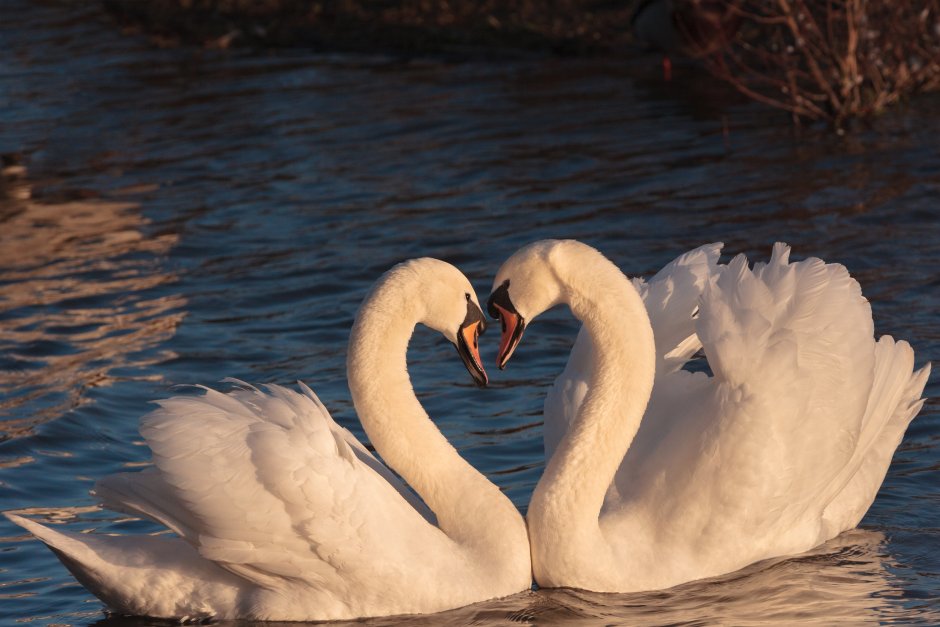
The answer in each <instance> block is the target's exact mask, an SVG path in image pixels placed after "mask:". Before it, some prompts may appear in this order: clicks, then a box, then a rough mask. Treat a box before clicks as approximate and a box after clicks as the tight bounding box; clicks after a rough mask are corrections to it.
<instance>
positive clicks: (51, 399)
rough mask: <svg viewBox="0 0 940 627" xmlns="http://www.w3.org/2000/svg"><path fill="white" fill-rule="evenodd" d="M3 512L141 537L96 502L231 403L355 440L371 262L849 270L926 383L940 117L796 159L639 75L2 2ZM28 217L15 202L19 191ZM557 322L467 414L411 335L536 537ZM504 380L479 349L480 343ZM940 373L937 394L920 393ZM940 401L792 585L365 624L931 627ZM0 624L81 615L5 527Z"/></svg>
mask: <svg viewBox="0 0 940 627" xmlns="http://www.w3.org/2000/svg"><path fill="white" fill-rule="evenodd" d="M0 46H2V49H3V50H5V51H6V54H5V58H4V62H3V63H2V64H0V153H14V152H17V153H22V155H23V158H22V162H23V164H24V165H25V166H26V168H27V172H26V174H25V175H24V176H18V178H17V180H16V181H13V180H12V179H10V178H9V177H8V178H7V179H6V181H5V182H4V184H3V186H2V187H0V193H2V194H3V198H0V412H2V415H0V509H3V510H17V511H21V512H26V513H28V514H31V515H34V516H36V517H37V518H39V519H40V520H44V521H47V522H49V523H51V524H60V525H63V526H65V527H66V528H69V529H73V530H87V531H94V532H100V533H111V532H126V533H131V532H135V533H147V532H153V531H155V527H154V526H153V525H150V524H149V523H145V522H141V521H135V520H130V519H127V518H125V517H122V516H119V515H117V514H113V513H110V512H106V511H101V510H99V509H97V508H96V507H94V503H93V501H92V499H91V498H90V497H89V496H88V489H89V488H90V487H91V485H92V484H93V482H94V480H95V479H96V478H98V477H101V476H103V475H105V474H108V473H111V472H114V471H117V470H121V469H124V468H133V467H139V466H142V465H144V464H146V462H147V460H148V458H149V454H148V451H147V449H146V447H145V446H143V445H142V442H141V439H140V436H139V435H138V434H137V430H136V425H137V420H138V418H139V417H140V416H141V415H142V414H144V413H145V412H146V411H147V410H148V408H149V407H150V406H149V404H148V401H149V400H151V399H154V398H160V397H165V396H167V395H169V394H171V393H173V389H172V387H173V386H174V385H177V384H184V383H215V382H217V381H219V380H220V379H222V378H223V377H226V376H234V377H239V378H242V379H245V380H248V381H253V382H266V381H270V382H278V383H285V384H290V383H291V382H292V381H294V380H296V379H303V380H304V381H306V382H308V383H309V384H311V385H312V386H313V387H314V388H315V389H316V390H317V392H318V393H319V394H320V396H321V398H322V399H323V400H324V401H325V402H326V404H327V406H328V407H329V408H330V409H331V411H332V412H333V414H334V416H335V417H336V418H337V419H338V420H340V422H342V423H343V424H344V425H346V426H348V427H350V428H351V429H353V431H354V432H356V433H357V434H360V435H361V430H360V429H359V427H358V424H357V423H356V420H355V416H354V414H353V412H352V408H351V404H350V401H349V392H348V390H347V389H346V387H345V373H344V370H345V366H344V358H345V344H346V340H347V335H348V331H349V327H350V325H351V322H352V318H353V315H354V313H355V310H356V308H357V307H358V304H359V302H360V300H361V299H362V297H363V295H364V294H365V290H366V289H367V288H368V286H369V285H371V283H372V282H373V281H374V280H375V278H376V277H378V275H379V274H381V273H382V272H383V271H384V270H386V269H387V268H388V267H390V266H391V265H392V264H394V263H396V262H397V261H400V260H402V259H405V258H408V257H414V256H425V255H429V256H438V257H441V258H444V259H447V260H449V261H451V262H453V263H455V264H457V265H458V266H459V267H460V268H461V269H462V270H463V271H464V272H465V273H466V274H467V275H468V276H469V277H470V278H471V280H472V281H473V282H474V284H475V286H476V287H477V289H478V291H479V293H480V294H481V295H484V296H485V294H486V293H487V292H488V290H489V287H490V285H489V281H490V280H491V279H492V276H493V274H494V272H495V270H496V268H497V267H498V266H499V264H500V263H501V262H502V260H503V259H505V258H506V257H507V256H508V255H509V254H510V253H512V252H513V251H514V250H515V249H516V248H518V247H519V246H520V245H522V244H524V243H526V242H529V241H531V240H533V239H537V238H541V237H549V236H551V237H575V238H578V239H582V240H585V241H587V242H589V243H591V244H593V245H595V246H597V247H598V248H600V249H601V250H603V251H604V252H605V253H607V255H608V256H609V257H610V258H611V259H613V260H614V261H615V262H616V263H618V264H619V265H620V267H621V268H623V269H624V271H625V272H627V273H628V274H635V275H648V274H650V273H652V272H654V271H655V270H656V269H658V268H659V267H661V266H662V265H663V264H664V263H666V262H668V261H669V260H671V259H672V258H673V257H674V256H675V255H676V254H678V253H680V252H683V251H685V250H688V249H689V248H692V247H694V246H697V245H699V244H702V243H705V242H709V241H714V240H721V241H724V242H725V243H726V251H727V252H729V253H732V254H733V253H739V252H744V253H747V254H748V255H750V256H751V258H752V259H760V258H764V257H766V256H767V255H768V254H769V250H770V246H771V245H772V243H773V242H774V241H777V240H783V241H787V242H789V243H790V244H792V245H793V246H794V256H795V257H797V258H800V257H806V256H811V255H816V256H820V257H823V258H824V259H827V260H831V261H839V262H841V263H844V264H845V265H846V266H848V267H849V269H850V270H851V271H852V273H853V274H854V275H855V276H856V277H857V278H858V279H859V281H860V282H861V283H862V286H863V290H864V292H865V294H866V295H867V296H868V297H869V298H870V299H871V301H872V306H873V309H874V312H875V325H876V329H877V330H878V333H879V334H880V333H891V334H893V335H895V336H896V337H899V338H905V339H909V340H910V341H911V342H912V344H913V345H914V347H915V350H916V352H917V356H918V363H919V364H920V363H923V362H925V361H927V360H931V359H933V360H936V359H937V357H938V356H940V321H938V316H937V310H938V305H940V297H938V293H940V292H938V287H940V278H938V277H940V273H938V268H940V209H938V198H940V154H938V152H940V151H938V143H937V142H936V138H937V137H938V136H940V116H938V115H937V113H936V112H937V111H938V110H940V100H937V99H936V98H932V99H931V98H926V99H922V100H919V101H916V102H913V103H910V104H908V105H905V106H904V107H902V108H900V109H898V110H896V111H895V112H892V113H891V114H888V115H886V116H885V117H883V118H882V119H879V120H877V121H876V122H875V124H874V126H873V127H872V128H871V129H867V130H865V129H863V130H861V131H859V132H857V133H854V134H850V135H847V136H845V137H838V136H835V135H831V134H828V133H816V132H813V131H806V132H804V133H803V134H802V135H795V134H794V133H793V132H792V130H791V129H790V128H789V127H788V126H787V124H786V121H785V120H782V119H781V118H780V116H779V115H778V114H776V113H774V112H768V111H765V110H763V109H761V108H759V107H756V106H753V105H749V104H747V103H743V102H741V101H740V100H739V99H737V98H736V97H735V96H733V95H731V94H729V93H727V92H726V91H724V90H723V89H722V88H720V87H718V86H715V85H713V84H711V82H710V81H709V80H707V79H706V78H703V77H696V76H694V75H692V74H691V73H686V74H684V75H683V74H681V73H680V75H679V76H677V77H676V79H675V80H674V81H673V82H671V83H664V82H663V81H662V79H661V76H660V74H659V67H658V62H657V61H656V60H655V59H653V60H644V59H638V60H634V61H597V60H587V61H586V60H557V59H535V60H528V61H518V60H517V61H513V62H506V63H495V62H487V63H479V62H471V63H454V62H449V61H443V60H436V59H430V60H427V59H425V60H408V59H400V58H387V57H381V56H376V57H363V56H332V55H322V54H319V55H318V54H312V53H307V52H301V51H295V52H281V53H269V52H258V53H254V52H231V53H222V52H206V51H200V50H192V49H172V50H160V49H156V48H154V47H152V46H150V45H149V44H148V43H147V42H146V41H144V40H142V39H140V38H137V37H133V36H127V35H123V34H121V33H120V32H119V31H118V29H116V28H115V27H114V25H113V24H112V23H110V21H109V20H108V19H107V18H106V17H104V16H103V15H102V14H100V13H99V11H98V9H96V8H89V7H88V6H85V5H84V4H82V3H78V4H76V5H70V4H58V3H45V2H27V1H26V0H9V2H7V3H6V4H5V5H4V9H3V18H2V19H0ZM30 189H31V192H32V198H29V197H28V196H29V194H28V193H26V192H27V191H29V190H30ZM575 331H576V327H575V325H574V323H573V322H572V320H571V319H570V318H569V317H568V316H567V315H566V314H565V312H561V311H559V312H555V313H553V314H551V315H549V316H547V317H546V318H545V319H544V320H543V319H540V321H539V322H538V323H537V325H534V326H533V328H532V329H531V330H530V331H529V332H528V333H527V336H526V341H525V344H524V346H523V347H522V348H521V349H520V350H519V351H518V353H517V355H516V356H515V357H514V361H513V363H512V365H511V366H510V368H509V369H507V370H506V371H504V372H498V371H497V372H492V373H491V375H492V380H493V383H492V386H491V388H490V389H488V390H486V391H478V390H476V389H475V388H474V387H473V385H472V383H471V381H470V379H469V377H468V376H467V374H466V372H465V371H464V370H463V366H462V365H461V364H460V362H459V360H458V359H456V356H455V355H454V352H453V349H452V348H451V347H450V346H448V345H447V344H446V342H443V341H442V340H440V339H439V338H437V337H435V336H434V334H431V333H428V332H419V333H418V334H417V336H416V338H415V341H414V343H413V346H412V348H411V350H410V352H409V357H410V364H411V373H412V377H413V379H414V381H415V385H416V388H417V389H418V392H419V394H420V395H421V397H422V400H423V402H424V403H425V405H426V407H427V409H428V411H429V413H430V414H431V415H432V416H434V417H435V419H436V421H437V424H438V425H439V426H440V427H441V429H442V430H443V431H444V433H445V435H446V436H447V437H448V438H449V439H450V440H451V441H452V442H453V443H454V444H455V445H456V446H457V447H458V448H459V449H460V451H461V452H462V454H463V455H465V456H466V457H467V459H469V460H470V462H471V463H473V464H474V465H475V466H476V467H477V468H479V469H480V470H481V471H483V472H485V473H486V474H487V475H488V476H489V477H491V478H492V479H493V480H494V481H495V482H497V483H498V484H499V485H500V486H501V487H502V488H503V489H504V490H505V491H506V492H507V493H508V494H509V496H510V497H511V498H512V499H513V500H514V502H515V503H516V504H517V505H519V507H520V508H523V509H524V508H525V506H526V504H527V502H528V498H529V495H530V494H531V491H532V488H533V487H534V485H535V482H536V481H537V479H538V477H539V475H540V473H541V470H542V449H541V427H540V417H539V416H540V412H541V403H542V396H543V394H544V392H545V388H546V386H548V385H549V384H550V383H551V381H552V379H553V378H554V376H555V375H556V374H557V373H558V372H560V370H561V368H562V366H563V364H564V360H565V358H566V356H567V351H568V349H569V347H570V345H571V342H572V341H573V338H574V334H575ZM483 340H484V346H483V352H484V358H485V359H486V360H487V363H492V360H493V357H494V353H495V340H496V338H495V337H494V335H493V332H492V331H491V333H490V334H488V335H486V336H485V337H484V338H483ZM938 392H940V389H938V385H937V383H936V378H934V379H933V380H931V381H930V382H929V383H928V388H927V394H928V395H930V396H937V394H938ZM938 452H940V417H938V404H937V403H936V402H935V401H933V400H931V401H928V403H927V405H926V406H925V408H924V411H923V413H922V414H921V417H920V418H918V419H917V420H916V421H915V422H914V424H913V425H912V427H911V429H910V430H909V431H908V433H907V436H906V437H905V440H904V442H903V443H902V445H901V448H900V449H899V451H898V453H897V454H896V455H895V458H894V463H893V465H892V468H891V470H890V472H889V475H888V478H887V480H886V482H885V485H884V487H883V488H882V490H881V492H880V494H879V496H878V499H877V500H876V501H875V504H874V505H873V507H872V509H871V511H870V512H869V514H868V516H867V517H866V518H865V520H864V521H863V524H862V529H860V530H857V531H853V532H851V533H847V534H844V535H843V536H841V537H839V538H837V539H835V540H834V541H832V542H830V543H829V544H827V545H826V546H823V547H820V548H818V549H817V550H815V551H812V552H811V553H809V554H806V555H801V556H797V557H794V558H791V559H781V560H773V561H771V562H768V563H762V564H758V565H755V566H752V567H750V568H748V569H746V570H745V571H742V572H739V573H733V574H731V575H728V576H726V577H722V578H719V579H717V580H713V581H704V582H693V583H690V584H687V585H684V586H680V587H678V588H676V589H673V590H668V591H663V592H655V593H643V594H634V595H600V594H589V593H584V592H577V591H567V590H554V591H537V592H530V593H526V594H522V595H517V596H516V597H512V598H509V599H504V600H501V601H497V602H492V603H485V604H481V605H478V606H473V607H470V608H464V609H461V610H457V611H455V612H451V613H447V614H444V615H438V616H432V617H416V618H413V619H412V618H409V619H405V620H403V619H400V618H396V619H388V620H378V621H373V622H375V623H376V624H380V625H386V624H387V625H391V624H402V623H407V624H416V625H437V624H444V623H453V624H457V623H464V624H480V625H497V624H540V625H546V624H552V625H555V624H558V625H606V624H617V623H628V624H634V625H661V624H700V625H706V624H736V625H747V624H781V625H784V624H792V623H794V622H796V621H803V622H810V623H813V622H815V623H818V624H831V623H833V622H837V621H844V622H848V623H854V624H866V623H871V624H880V623H898V624H916V623H919V624H936V623H938V622H940V608H938V603H937V599H938V597H940V557H938V556H940V533H938V528H937V520H940V489H938V487H937V486H938V483H937V469H938ZM0 536H2V537H0V555H2V557H0V607H2V610H0V622H4V623H9V624H22V623H33V624H76V625H87V624H92V623H96V621H99V620H103V621H104V622H103V623H101V624H106V625H109V626H112V627H114V626H115V625H118V624H121V625H123V624H130V625H144V624H148V621H146V620H144V619H120V618H108V619H103V618H102V617H103V614H102V606H101V604H100V603H99V602H98V601H97V600H96V599H94V597H92V596H91V595H89V594H88V593H87V592H86V591H85V590H84V589H83V588H81V587H80V586H79V585H78V584H77V583H75V582H74V580H73V579H72V578H71V577H70V576H69V575H68V573H67V572H66V571H65V569H64V568H63V567H62V566H61V565H60V564H59V563H58V561H57V560H56V559H55V557H54V556H53V555H52V554H51V553H50V552H49V551H48V550H46V549H45V548H44V547H43V546H42V545H41V544H39V543H38V542H35V541H32V540H31V539H30V538H28V537H27V536H25V535H24V534H23V533H22V532H21V530H19V529H18V528H16V527H14V526H13V525H11V524H9V523H7V522H6V521H5V520H4V521H0Z"/></svg>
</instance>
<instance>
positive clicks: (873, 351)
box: [495, 241, 929, 592]
mask: <svg viewBox="0 0 940 627" xmlns="http://www.w3.org/2000/svg"><path fill="white" fill-rule="evenodd" d="M719 251H720V245H717V244H712V245H708V246H703V247H701V248H699V249H696V250H694V251H691V252H690V253H687V254H686V255H683V256H682V257H680V258H678V259H677V260H676V261H674V262H673V263H671V264H670V265H669V266H667V267H666V268H664V269H663V271H661V272H660V273H659V274H657V275H656V276H655V277H654V278H653V279H651V280H650V281H649V282H648V283H644V282H640V281H635V282H633V283H631V282H630V281H628V280H627V279H626V278H625V277H624V276H623V275H622V273H621V272H620V271H619V270H618V269H617V268H616V267H615V266H614V265H613V264H611V263H610V262H609V261H607V260H606V259H605V258H604V257H603V256H602V255H600V253H598V252H597V251H595V250H593V249H591V248H590V247H588V246H585V245H583V244H580V243H577V242H571V241H568V242H539V243H536V244H533V245H531V246H529V247H527V248H524V249H523V250H521V251H520V252H518V253H516V254H515V255H514V256H513V257H512V258H510V259H509V260H508V261H507V262H506V263H505V264H504V265H503V268H502V269H501V270H500V272H499V274H498V275H497V279H496V282H495V285H496V286H499V285H502V284H503V282H504V281H506V280H507V279H508V280H509V281H510V283H509V288H508V292H509V297H510V298H511V301H512V303H513V304H514V306H515V308H516V310H517V312H518V314H519V315H521V316H522V317H523V318H524V319H525V320H526V321H530V320H531V319H532V318H534V317H535V316H537V315H538V314H539V313H541V311H544V310H545V309H546V308H548V307H550V306H553V305H555V304H559V303H567V304H569V305H570V306H571V309H572V312H573V313H574V314H575V316H576V317H578V318H580V319H581V320H582V321H583V322H584V327H583V328H582V330H581V332H580V333H579V336H578V339H577V342H576V344H575V347H574V348H573V350H572V354H571V357H570V360H569V363H568V365H567V366H566V368H565V371H564V373H563V374H562V375H561V376H560V377H559V378H558V380H557V381H556V383H555V386H554V387H553V388H552V390H551V391H550V392H549V395H548V397H547V399H546V405H545V421H546V431H545V432H546V436H545V440H546V453H547V455H548V456H549V459H550V461H549V463H548V467H547V468H546V472H545V475H544V476H543V477H542V479H541V481H540V482H539V485H538V486H537V488H536V491H535V493H534V495H533V498H532V503H531V505H530V508H529V517H528V518H529V530H530V541H531V543H532V551H533V568H534V573H535V578H536V580H537V581H538V583H539V584H540V585H543V586H571V587H578V588H586V589H592V590H599V591H624V592H626V591H634V590H648V589H658V588H665V587H669V586H672V585H675V584H678V583H681V582H684V581H689V580H692V579H699V578H703V577H709V576H712V575H718V574H722V573H726V572H731V571H733V570H737V569H739V568H741V567H743V566H745V565H747V564H750V563H752V562H755V561H758V560H761V559H764V558H768V557H773V556H780V555H788V554H794V553H799V552H802V551H805V550H808V549H810V548H812V547H814V546H816V545H818V544H821V543H822V542H824V541H826V540H828V539H830V538H832V537H834V536H835V535H837V534H838V533H840V532H842V531H844V530H846V529H850V528H852V527H854V526H855V525H857V524H858V522H859V521H860V520H861V518H862V516H863V515H864V513H865V512H866V511H867V510H868V508H869V506H870V505H871V502H872V501H873V500H874V497H875V494H876V493H877V490H878V487H879V486H880V485H881V482H882V481H883V479H884V476H885V473H886V471H887V468H888V465H889V463H890V460H891V456H892V454H893V452H894V450H895V448H896V447H897V445H898V443H899V442H900V439H901V437H902V435H903V433H904V430H905V429H906V427H907V424H908V423H909V422H910V421H911V420H912V419H913V417H914V416H915V415H916V414H917V412H918V411H919V410H920V408H921V406H922V404H923V401H922V400H921V399H920V395H921V393H922V391H923V387H924V384H925V382H926V380H927V376H928V373H929V366H925V367H924V368H921V369H920V370H919V371H917V372H914V371H913V366H914V355H913V351H912V350H911V348H910V346H909V345H908V344H907V343H906V342H896V341H895V340H894V339H892V338H890V337H887V336H885V337H882V338H881V339H880V340H878V341H877V342H875V340H874V338H873V325H872V317H871V309H870V306H869V304H868V302H867V301H866V300H865V299H864V298H863V297H862V295H861V290H860V288H859V286H858V283H857V282H856V281H855V280H854V279H852V278H851V277H850V276H849V274H848V272H847V271H846V270H845V268H844V267H842V266H841V265H838V264H825V263H823V262H822V261H820V260H818V259H807V260H805V261H801V262H798V263H790V262H789V260H788V256H789V248H788V247H786V246H784V245H782V244H778V245H776V246H775V247H774V251H773V255H772V257H771V260H770V262H769V263H767V264H756V265H755V266H754V268H753V269H749V268H748V265H747V260H746V259H745V258H744V257H743V256H738V257H736V258H734V259H733V260H732V261H731V263H729V264H728V265H727V266H724V265H719V264H717V259H718V254H719ZM540 267H541V268H544V269H541V270H540V269H539V268H540ZM654 337H655V341H654ZM699 349H701V350H703V352H704V354H705V356H706V357H707V360H708V366H709V367H710V369H711V371H712V373H713V374H712V375H708V374H706V373H704V372H696V373H693V372H689V371H686V370H683V369H681V367H682V365H683V364H684V363H686V361H687V360H688V359H689V358H690V357H691V356H692V355H693V354H694V353H695V352H696V351H697V350H699ZM647 400H648V403H647Z"/></svg>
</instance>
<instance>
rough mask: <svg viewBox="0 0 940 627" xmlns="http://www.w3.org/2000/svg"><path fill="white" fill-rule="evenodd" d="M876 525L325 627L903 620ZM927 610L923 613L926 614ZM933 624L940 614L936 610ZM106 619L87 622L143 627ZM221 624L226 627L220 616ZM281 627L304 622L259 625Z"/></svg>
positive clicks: (898, 588) (897, 586) (99, 626)
mask: <svg viewBox="0 0 940 627" xmlns="http://www.w3.org/2000/svg"><path fill="white" fill-rule="evenodd" d="M884 543H885V536H884V534H883V533H881V532H879V531H871V530H866V529H853V530H851V531H847V532H845V533H843V534H841V535H840V536H838V537H836V538H834V539H832V540H830V541H829V542H827V543H825V544H823V545H822V546H819V547H817V548H815V549H813V550H812V551H808V552H806V553H803V554H801V555H798V556H794V557H790V558H775V559H771V560H766V561H764V562H760V563H757V564H753V565H752V566H749V567H748V568H745V569H743V570H741V571H738V572H735V573H731V574H729V575H725V576H722V577H716V578H713V579H705V580H701V581H694V582H690V583H687V584H683V585H681V586H676V587H675V588H671V589H669V590H660V591H655V592H638V593H628V594H605V593H596V592H586V591H583V590H572V589H566V588H555V589H543V590H536V591H532V592H524V593H520V594H516V595H513V596H511V597H507V598H504V599H497V600H495V601H488V602H484V603H478V604H475V605H471V606H468V607H464V608H460V609H457V610H453V611H449V612H443V613H439V614H431V615H425V616H406V617H401V616H399V617H394V616H393V617H387V618H378V619H371V620H364V621H351V622H338V623H329V625H337V626H339V625H349V626H352V625H360V626H367V627H392V626H397V625H406V626H408V627H432V626H435V627H436V626H437V625H480V626H483V627H489V626H496V625H506V626H511V625H515V626H520V625H543V626H544V625H578V626H580V627H594V626H597V627H600V626H602V625H611V624H624V625H631V626H635V627H644V626H652V625H676V624H694V625H741V626H745V625H792V624H796V623H799V624H802V625H806V624H819V625H830V624H853V625H876V624H883V623H885V622H890V621H892V619H893V618H894V617H895V616H897V617H902V616H903V615H904V614H903V611H902V607H901V603H902V602H903V600H902V596H903V585H902V582H901V581H899V580H898V579H897V577H896V576H895V575H894V574H892V572H891V565H892V560H891V557H890V556H889V555H887V554H885V546H884ZM925 611H928V613H929V610H925ZM934 618H935V619H937V620H938V621H940V610H937V611H936V612H935V614H934ZM151 624H156V623H155V622H154V621H152V620H148V619H132V618H122V617H116V616H115V617H109V618H106V619H102V620H100V621H98V622H96V623H94V625H95V627H141V626H143V625H151ZM221 624H223V625H224V624H225V623H224V622H223V623H221ZM266 624H270V625H272V627H273V626H274V625H277V626H278V627H289V626H292V625H298V624H302V623H266Z"/></svg>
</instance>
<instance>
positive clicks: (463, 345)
mask: <svg viewBox="0 0 940 627" xmlns="http://www.w3.org/2000/svg"><path fill="white" fill-rule="evenodd" d="M485 328H486V326H485V323H484V322H483V321H482V320H477V321H476V322H471V323H469V324H465V325H464V326H461V327H460V329H459V330H458V331H457V352H458V353H459V354H460V358H461V359H463V363H464V366H466V367H467V371H468V372H469V373H470V376H472V377H473V380H474V382H476V384H477V385H479V386H480V387H485V386H486V384H487V383H488V382H489V379H488V378H487V376H486V370H484V369H483V361H482V360H481V359H480V333H482V332H483V329H485Z"/></svg>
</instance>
